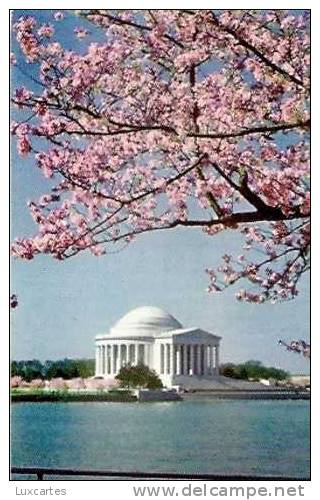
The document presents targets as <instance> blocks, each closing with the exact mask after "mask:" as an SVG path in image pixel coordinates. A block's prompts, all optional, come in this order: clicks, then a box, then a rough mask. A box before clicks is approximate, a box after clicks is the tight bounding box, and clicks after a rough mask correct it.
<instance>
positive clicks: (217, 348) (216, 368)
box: [215, 345, 219, 375]
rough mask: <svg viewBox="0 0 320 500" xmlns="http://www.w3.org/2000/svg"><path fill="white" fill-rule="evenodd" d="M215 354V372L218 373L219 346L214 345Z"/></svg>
mask: <svg viewBox="0 0 320 500" xmlns="http://www.w3.org/2000/svg"><path fill="white" fill-rule="evenodd" d="M215 354H216V356H215V365H216V366H215V374H216V375H219V346H218V345H217V346H216V353H215Z"/></svg>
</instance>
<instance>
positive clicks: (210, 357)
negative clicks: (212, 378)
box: [209, 345, 213, 375]
mask: <svg viewBox="0 0 320 500" xmlns="http://www.w3.org/2000/svg"><path fill="white" fill-rule="evenodd" d="M212 352H213V346H212V345H209V373H210V375H213V359H212Z"/></svg>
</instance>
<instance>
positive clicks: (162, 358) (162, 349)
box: [159, 344, 164, 375]
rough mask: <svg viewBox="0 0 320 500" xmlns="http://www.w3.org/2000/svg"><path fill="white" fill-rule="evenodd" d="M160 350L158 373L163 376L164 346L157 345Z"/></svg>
mask: <svg viewBox="0 0 320 500" xmlns="http://www.w3.org/2000/svg"><path fill="white" fill-rule="evenodd" d="M159 348H160V373H161V375H163V374H164V344H160V345H159Z"/></svg>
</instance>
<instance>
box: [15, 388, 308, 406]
mask: <svg viewBox="0 0 320 500" xmlns="http://www.w3.org/2000/svg"><path fill="white" fill-rule="evenodd" d="M203 398H206V399H207V398H209V399H243V400H310V392H308V391H294V390H265V391H253V390H250V391H249V390H248V391H245V390H241V391H240V390H239V391H236V390H230V389H229V390H225V391H223V390H216V391H193V392H187V393H183V394H182V399H183V400H186V401H188V400H193V399H203ZM137 401H138V399H137V397H136V396H135V395H134V394H132V393H131V392H125V391H119V392H116V391H115V392H109V393H108V392H106V393H83V392H82V393H81V392H79V393H76V392H62V391H55V392H44V391H43V392H37V393H36V392H33V393H32V392H30V393H27V392H25V393H23V394H22V393H19V394H14V393H12V394H11V402H12V403H24V402H25V403H50V402H51V403H77V402H83V403H85V402H88V403H97V402H102V403H103V402H113V403H115V402H118V403H132V402H137Z"/></svg>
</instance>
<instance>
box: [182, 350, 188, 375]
mask: <svg viewBox="0 0 320 500" xmlns="http://www.w3.org/2000/svg"><path fill="white" fill-rule="evenodd" d="M187 348H188V346H187V344H184V345H183V368H182V372H183V375H188V350H187Z"/></svg>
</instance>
